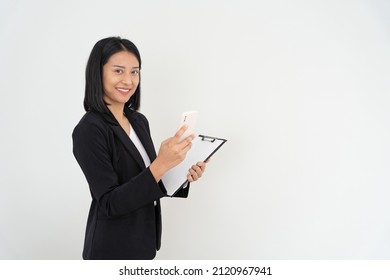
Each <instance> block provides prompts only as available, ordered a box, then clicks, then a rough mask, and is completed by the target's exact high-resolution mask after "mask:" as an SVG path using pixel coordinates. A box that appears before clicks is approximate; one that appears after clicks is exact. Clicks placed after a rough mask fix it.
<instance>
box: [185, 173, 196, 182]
mask: <svg viewBox="0 0 390 280" xmlns="http://www.w3.org/2000/svg"><path fill="white" fill-rule="evenodd" d="M187 180H188V182H190V183H192V182H193V181H194V179H193V178H192V176H191V174H189V173H188V175H187Z"/></svg>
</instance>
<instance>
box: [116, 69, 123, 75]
mask: <svg viewBox="0 0 390 280" xmlns="http://www.w3.org/2000/svg"><path fill="white" fill-rule="evenodd" d="M114 72H115V73H118V74H123V70H122V69H115V70H114Z"/></svg>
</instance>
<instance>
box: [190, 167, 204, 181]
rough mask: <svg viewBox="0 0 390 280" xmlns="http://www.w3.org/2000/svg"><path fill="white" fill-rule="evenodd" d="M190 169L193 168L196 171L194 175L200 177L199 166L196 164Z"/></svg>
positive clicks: (201, 172)
mask: <svg viewBox="0 0 390 280" xmlns="http://www.w3.org/2000/svg"><path fill="white" fill-rule="evenodd" d="M192 170H194V171H195V172H196V175H198V178H200V177H202V174H203V170H202V169H201V168H200V167H199V166H197V165H194V166H192Z"/></svg>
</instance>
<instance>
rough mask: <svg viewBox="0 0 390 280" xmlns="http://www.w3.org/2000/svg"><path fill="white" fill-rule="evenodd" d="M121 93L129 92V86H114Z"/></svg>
mask: <svg viewBox="0 0 390 280" xmlns="http://www.w3.org/2000/svg"><path fill="white" fill-rule="evenodd" d="M116 90H117V91H119V92H120V93H121V94H128V93H129V92H130V89H129V88H116Z"/></svg>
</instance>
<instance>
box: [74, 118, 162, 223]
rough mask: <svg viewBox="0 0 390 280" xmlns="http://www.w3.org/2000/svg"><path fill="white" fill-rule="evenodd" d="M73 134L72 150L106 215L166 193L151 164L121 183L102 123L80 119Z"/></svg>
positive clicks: (135, 206)
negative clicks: (157, 181)
mask: <svg viewBox="0 0 390 280" xmlns="http://www.w3.org/2000/svg"><path fill="white" fill-rule="evenodd" d="M72 137H73V153H74V156H75V158H76V160H77V161H78V163H79V165H80V167H81V169H82V171H83V173H84V175H85V177H86V179H87V181H88V184H89V187H90V191H91V195H92V197H93V198H94V199H96V201H97V203H98V204H99V206H100V208H101V209H102V210H103V211H104V212H105V214H106V215H107V216H119V215H125V214H128V213H130V212H132V211H135V210H137V209H139V208H141V207H143V206H145V205H147V204H148V203H152V202H153V201H155V200H157V199H159V198H161V197H163V196H165V195H166V194H165V193H164V192H163V191H162V189H161V188H160V187H159V185H158V183H156V181H155V179H154V177H153V175H152V173H151V171H150V169H149V168H146V169H144V170H143V171H142V172H141V173H139V174H138V175H136V176H134V177H132V178H131V179H130V180H129V181H127V182H125V183H123V184H119V179H118V174H117V173H116V171H115V170H114V167H113V164H112V161H111V154H110V149H111V147H110V141H109V140H110V139H109V134H108V132H107V131H105V130H104V129H103V128H102V127H99V126H98V125H94V124H90V123H79V125H78V126H77V127H76V128H75V130H74V131H73V135H72Z"/></svg>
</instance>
